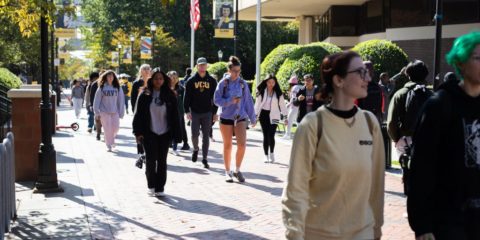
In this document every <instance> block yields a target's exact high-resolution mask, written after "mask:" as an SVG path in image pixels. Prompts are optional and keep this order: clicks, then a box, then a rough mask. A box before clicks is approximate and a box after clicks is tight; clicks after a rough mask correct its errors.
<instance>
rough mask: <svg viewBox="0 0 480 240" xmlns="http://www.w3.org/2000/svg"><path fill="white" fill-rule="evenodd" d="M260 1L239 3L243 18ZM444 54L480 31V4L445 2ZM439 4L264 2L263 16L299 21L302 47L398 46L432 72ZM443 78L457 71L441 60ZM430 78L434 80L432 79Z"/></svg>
mask: <svg viewBox="0 0 480 240" xmlns="http://www.w3.org/2000/svg"><path fill="white" fill-rule="evenodd" d="M256 2H257V1H256V0H242V1H239V9H240V11H239V15H240V20H255V16H256V15H255V14H256ZM443 4H444V5H443V6H444V21H443V24H444V25H443V31H442V32H443V33H442V38H443V39H442V56H445V54H446V52H447V51H448V50H449V49H450V48H451V46H452V43H453V40H454V39H455V38H456V37H458V36H460V35H462V34H465V33H468V32H470V31H472V30H475V29H476V30H480V0H443ZM435 8H436V1H435V0H369V1H365V0H298V1H293V0H262V18H263V19H265V20H270V21H292V20H298V21H299V22H300V28H299V33H298V34H299V38H298V39H299V44H306V43H310V42H316V41H325V42H330V43H333V44H336V45H337V46H340V47H342V48H345V49H347V48H350V47H352V46H354V45H355V44H357V43H359V42H362V41H365V40H370V39H387V40H390V41H393V42H395V43H396V44H397V45H398V46H400V47H401V48H402V49H403V50H404V51H405V52H406V53H407V54H408V56H409V58H410V59H411V60H413V59H421V60H423V61H425V62H426V63H427V64H428V65H429V68H430V70H431V72H432V71H433V56H434V38H435V23H434V21H433V18H434V16H435ZM441 71H442V76H443V74H444V73H445V72H447V71H452V69H451V68H450V67H449V66H448V65H447V64H446V63H445V59H444V58H442V65H441ZM429 79H431V77H430V78H429Z"/></svg>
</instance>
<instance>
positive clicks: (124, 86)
mask: <svg viewBox="0 0 480 240" xmlns="http://www.w3.org/2000/svg"><path fill="white" fill-rule="evenodd" d="M128 85H129V82H128V79H127V78H124V79H122V83H121V85H120V87H121V88H122V91H123V95H124V96H123V100H124V102H125V111H126V112H127V114H128V102H129V101H130V91H129V90H130V88H129V86H128Z"/></svg>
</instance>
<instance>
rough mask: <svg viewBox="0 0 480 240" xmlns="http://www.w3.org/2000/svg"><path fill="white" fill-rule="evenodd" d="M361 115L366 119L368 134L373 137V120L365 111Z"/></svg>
mask: <svg viewBox="0 0 480 240" xmlns="http://www.w3.org/2000/svg"><path fill="white" fill-rule="evenodd" d="M363 114H364V115H365V118H366V119H367V124H368V131H369V132H370V135H372V136H373V120H372V118H371V117H370V115H369V114H368V112H367V111H363Z"/></svg>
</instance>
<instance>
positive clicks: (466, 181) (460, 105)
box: [407, 31, 480, 240]
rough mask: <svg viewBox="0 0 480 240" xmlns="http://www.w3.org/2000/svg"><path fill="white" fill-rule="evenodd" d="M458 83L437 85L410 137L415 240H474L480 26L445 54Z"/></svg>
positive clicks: (478, 232)
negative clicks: (458, 79)
mask: <svg viewBox="0 0 480 240" xmlns="http://www.w3.org/2000/svg"><path fill="white" fill-rule="evenodd" d="M446 59H447V62H448V64H450V65H451V66H452V67H454V68H455V71H456V73H457V74H458V75H459V78H460V82H456V81H448V82H446V83H445V84H443V85H441V86H440V89H439V91H437V92H436V93H435V95H434V96H432V97H431V98H430V99H429V100H428V101H427V102H426V103H425V105H424V107H423V112H422V114H421V117H420V118H419V123H418V125H417V129H416V130H415V134H414V136H413V144H414V147H413V155H412V158H411V163H410V170H409V171H410V190H409V194H408V199H407V211H408V220H409V223H410V226H411V228H412V230H413V231H414V232H415V236H416V239H417V240H425V239H429V240H430V239H434V240H442V239H455V240H473V239H480V228H479V226H480V31H474V32H471V33H468V34H465V35H463V36H460V37H459V38H457V39H456V40H455V42H454V44H453V47H452V49H451V50H450V52H449V53H448V54H447V56H446Z"/></svg>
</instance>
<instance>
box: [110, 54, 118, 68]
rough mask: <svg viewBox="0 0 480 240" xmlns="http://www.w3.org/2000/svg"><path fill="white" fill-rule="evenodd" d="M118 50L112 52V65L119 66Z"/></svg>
mask: <svg viewBox="0 0 480 240" xmlns="http://www.w3.org/2000/svg"><path fill="white" fill-rule="evenodd" d="M118 60H119V59H118V52H112V64H111V66H112V67H118Z"/></svg>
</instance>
